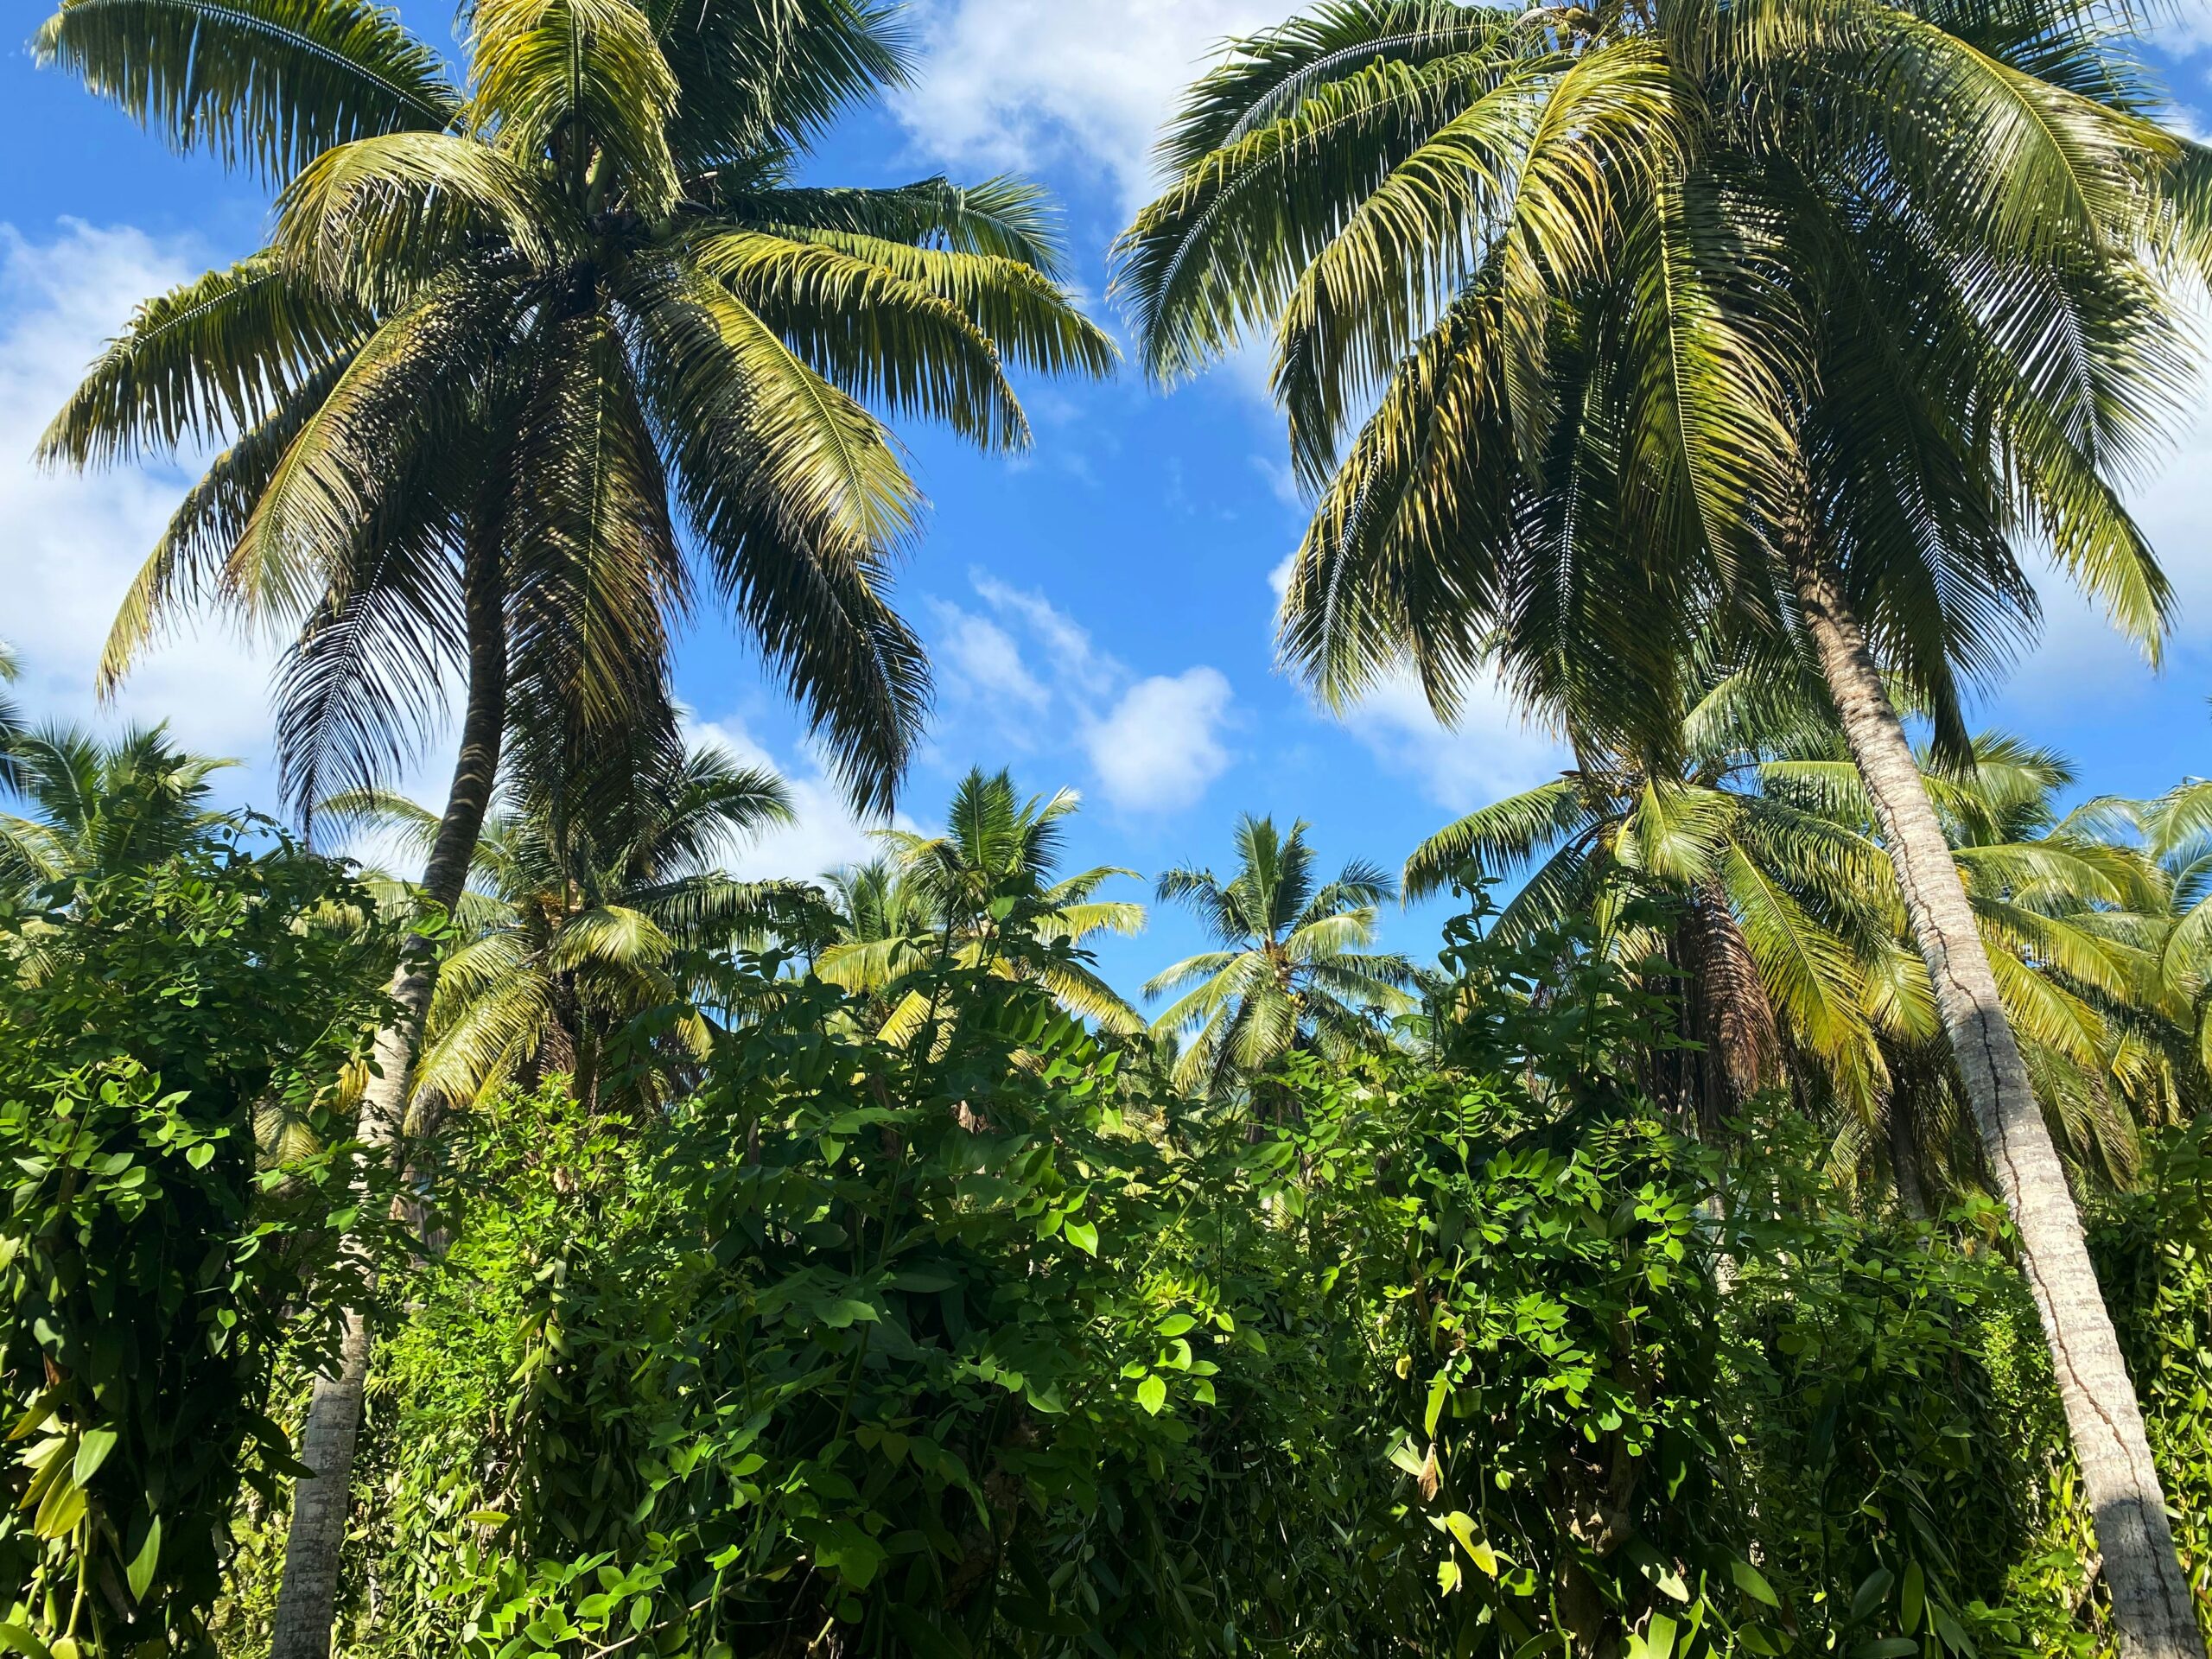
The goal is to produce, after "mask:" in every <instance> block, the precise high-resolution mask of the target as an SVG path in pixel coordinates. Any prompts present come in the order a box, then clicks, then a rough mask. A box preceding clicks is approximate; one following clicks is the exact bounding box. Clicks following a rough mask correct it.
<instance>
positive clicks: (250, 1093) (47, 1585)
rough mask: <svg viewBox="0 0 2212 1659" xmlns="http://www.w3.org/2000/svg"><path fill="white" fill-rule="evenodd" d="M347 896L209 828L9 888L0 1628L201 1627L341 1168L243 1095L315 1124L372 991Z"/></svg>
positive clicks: (281, 851)
mask: <svg viewBox="0 0 2212 1659" xmlns="http://www.w3.org/2000/svg"><path fill="white" fill-rule="evenodd" d="M367 913H368V912H367V909H366V906H365V900H364V899H363V897H362V895H361V894H360V893H359V890H358V889H357V888H356V887H355V886H354V885H353V882H352V881H351V880H350V879H349V878H347V877H346V875H345V874H343V873H342V872H341V871H340V870H339V869H337V868H335V867H334V866H332V865H330V864H328V863H327V862H325V861H321V860H319V859H315V858H312V857H309V856H307V855H303V854H301V853H299V852H297V851H296V850H295V849H292V848H290V847H289V846H287V845H283V844H282V843H279V844H277V845H276V846H273V847H270V848H268V849H260V850H257V849H253V848H251V847H250V846H248V845H246V844H244V843H243V842H241V841H240V840H239V839H238V837H237V836H234V835H230V834H225V835H222V836H218V837H217V838H215V839H213V840H212V841H209V842H204V843H200V844H197V845H194V846H193V847H191V848H190V849H188V850H187V851H185V852H183V853H182V854H181V855H176V856H175V857H172V858H168V859H166V860H164V861H162V862H160V863H157V864H155V865H152V866H150V867H147V868H124V869H119V870H116V871H111V872H107V873H104V874H96V875H90V876H86V877H85V878H82V879H79V880H72V881H70V882H68V883H66V884H63V885H61V886H59V887H54V888H50V889H48V890H47V891H46V892H45V893H42V894H41V895H40V896H39V898H38V899H37V900H36V901H35V903H33V904H32V905H30V906H22V907H16V908H13V909H10V911H9V912H8V913H6V914H5V915H4V916H0V1156H4V1158H5V1159H6V1160H7V1163H8V1166H9V1173H10V1179H11V1185H10V1187H9V1188H8V1190H7V1198H6V1205H5V1210H4V1213H0V1305H3V1306H4V1310H5V1317H6V1325H5V1337H4V1343H5V1346H4V1348H0V1387H3V1388H4V1389H5V1393H6V1396H7V1397H6V1409H7V1414H8V1416H7V1421H8V1425H9V1427H8V1430H7V1433H8V1438H9V1440H10V1442H11V1444H12V1445H13V1446H15V1448H16V1450H17V1451H18V1452H19V1453H20V1455H19V1456H18V1457H17V1458H16V1459H13V1460H12V1462H11V1464H10V1466H9V1468H8V1470H7V1472H6V1474H5V1476H4V1477H0V1478H3V1479H4V1482H5V1484H6V1486H7V1489H8V1491H9V1493H10V1497H11V1498H12V1500H13V1501H11V1502H10V1503H8V1504H7V1505H6V1508H5V1510H4V1511H0V1572H5V1573H7V1575H8V1578H7V1583H8V1585H9V1586H10V1596H9V1599H10V1601H11V1602H12V1604H13V1605H12V1608H11V1610H10V1612H9V1614H8V1618H7V1621H6V1623H5V1624H4V1625H0V1643H4V1644H5V1645H7V1646H9V1647H11V1648H13V1649H16V1650H17V1651H21V1652H25V1653H29V1654H31V1655H34V1656H39V1659H43V1656H46V1655H48V1654H50V1655H52V1656H53V1659H76V1656H77V1655H79V1654H80V1653H82V1654H111V1653H115V1654H119V1653H124V1652H136V1653H142V1654H143V1653H149V1652H150V1653H160V1652H163V1651H173V1652H179V1653H201V1652H207V1651H211V1650H212V1649H211V1646H210V1643H209V1642H208V1640H207V1635H206V1631H205V1629H204V1626H203V1623H202V1619H203V1616H204V1614H205V1612H206V1611H207V1607H208V1605H209V1604H210V1603H211V1602H213V1600H214V1599H215V1597H216V1595H217V1594H218V1592H219V1588H220V1586H221V1582H222V1573H223V1567H224V1561H223V1551H222V1549H221V1548H220V1540H221V1539H222V1538H223V1536H224V1535H225V1534H226V1531H227V1529H228V1525H229V1522H230V1521H231V1518H232V1514H233V1512H234V1510H235V1507H236V1505H237V1503H238V1496H239V1493H240V1490H241V1486H242V1484H243V1485H245V1486H249V1487H255V1488H258V1489H260V1490H262V1491H264V1492H272V1493H273V1492H274V1491H275V1490H276V1486H277V1478H278V1477H279V1476H281V1475H282V1474H283V1472H284V1471H287V1470H288V1469H289V1468H290V1467H291V1466H292V1465H291V1462H290V1459H289V1455H288V1452H287V1450H286V1437H285V1435H284V1433H283V1430H282V1429H281V1428H280V1427H278V1426H277V1424H275V1423H274V1422H272V1421H270V1418H269V1416H268V1415H267V1414H266V1406H267V1401H268V1389H269V1383H270V1376H271V1371H272V1368H273V1366H274V1364H275V1363H276V1362H277V1358H278V1357H279V1355H280V1354H281V1353H283V1352H284V1351H288V1350H289V1351H293V1352H296V1353H300V1354H304V1355H306V1356H308V1357H312V1356H313V1355H314V1354H315V1352H316V1351H317V1347H318V1344H319V1341H320V1339H321V1334H322V1333H321V1331H320V1330H319V1328H318V1326H317V1325H316V1324H315V1321H313V1320H312V1319H302V1318H300V1317H299V1315H300V1313H302V1307H303V1300H302V1299H303V1293H304V1292H305V1290H306V1287H307V1286H308V1282H309V1280H310V1277H311V1275H313V1274H315V1273H317V1272H319V1271H322V1270H323V1269H325V1268H327V1262H325V1261H324V1260H323V1259H322V1255H321V1249H320V1247H321V1244H322V1243H323V1242H324V1241H325V1240H326V1239H327V1236H328V1228H329V1225H330V1224H331V1222H332V1219H333V1215H332V1212H333V1210H334V1207H335V1206H340V1205H342V1204H343V1203H344V1202H345V1193H346V1181H347V1179H348V1176H349V1171H348V1170H347V1168H346V1165H345V1162H344V1160H343V1159H342V1157H341V1156H340V1153H339V1152H338V1151H336V1150H325V1151H323V1152H321V1153H318V1154H312V1155H308V1156H305V1157H302V1158H297V1159H294V1160H289V1161H284V1162H279V1163H273V1164H264V1162H263V1160H260V1159H259V1158H258V1157H257V1148H256V1141H255V1135H254V1128H255V1120H256V1116H257V1113H258V1112H264V1111H271V1110H273V1111H277V1112H279V1113H281V1114H282V1115H283V1116H285V1117H286V1118H287V1119H288V1120H289V1122H292V1123H293V1124H295V1125H296V1126H299V1127H303V1128H317V1127H326V1126H327V1118H328V1113H329V1108H330V1107H331V1105H332V1103H333V1096H334V1091H335V1090H336V1087H337V1085H338V1083H339V1081H340V1076H341V1074H342V1073H343V1072H344V1071H345V1070H346V1066H347V1065H348V1064H349V1063H351V1062H353V1061H354V1060H355V1059H357V1058H359V1054H360V1053H361V1052H362V1051H363V1049H364V1047H365V1038H366V1035H367V1034H368V1033H369V1032H370V1031H371V1030H372V1028H373V1025H374V1021H375V1018H376V1014H377V1011H378V999H377V998H376V997H375V996H374V995H372V994H371V993H370V992H368V991H367V990H365V987H367V986H370V985H373V984H375V983H377V982H378V968H379V965H380V963H381V962H382V961H383V959H384V956H383V952H384V946H383V944H382V942H381V941H380V939H379V938H378V936H377V934H376V932H375V931H374V929H373V928H372V927H367V928H365V927H363V926H362V925H360V924H361V918H363V917H364V916H365V915H366V914H367ZM341 922H342V923H343V925H338V924H340V923H341ZM340 1219H342V1217H340ZM322 1283H323V1287H325V1288H327V1287H328V1284H329V1275H328V1274H327V1271H322Z"/></svg>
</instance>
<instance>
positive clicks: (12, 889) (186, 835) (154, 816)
mask: <svg viewBox="0 0 2212 1659" xmlns="http://www.w3.org/2000/svg"><path fill="white" fill-rule="evenodd" d="M5 753H6V755H7V759H8V760H9V762H10V774H9V776H8V777H7V778H6V779H4V780H0V781H4V783H5V786H6V787H5V790H4V792H6V793H10V794H14V795H16V796H18V797H20V798H22V800H23V802H24V804H26V805H28V806H29V809H30V811H29V816H17V815H15V814H9V813H0V895H5V896H6V897H8V898H10V899H22V898H23V897H25V896H27V895H28V894H29V893H30V892H31V891H32V890H33V889H34V888H36V887H42V886H44V885H45V884H47V883H48V882H53V881H59V880H63V879H64V878H66V877H69V876H92V875H101V874H110V873H112V872H115V871H118V870H126V869H134V868H140V867H142V866H145V865H149V864H157V863H159V862H161V861H162V860H163V859H166V858H169V857H173V856H174V855H176V854H177V853H179V852H181V851H182V850H183V849H185V848H186V847H188V846H189V845H190V844H191V843H192V842H194V841H197V840H199V839H200V838H201V837H202V836H206V835H207V833H208V832H209V831H211V830H213V829H219V828H221V827H223V826H225V825H226V824H234V823H237V822H238V819H237V817H236V816H235V815H233V814H231V813H227V812H220V811H217V810H214V809H213V808H212V807H210V806H209V805H208V804H207V801H208V796H209V794H210V792H211V791H210V785H209V779H211V778H213V775H214V774H215V773H216V772H220V771H222V770H223V769H224V768H226V767H227V766H236V765H237V764H238V762H237V761H235V760H213V759H211V758H209V757H207V756H206V755H197V754H187V753H184V752H183V751H182V750H181V749H179V748H178V747H176V745H175V743H174V742H172V741H170V738H169V734H168V728H167V727H166V726H134V727H132V728H130V729H129V730H127V731H125V732H124V734H122V735H121V736H119V737H118V738H116V739H114V740H113V741H102V740H101V739H99V738H98V737H96V736H94V735H93V734H92V733H90V732H87V731H86V730H84V729H83V728H80V727H75V726H43V727H41V728H38V729H36V730H35V731H31V732H27V733H22V734H19V735H17V736H16V738H15V740H14V741H12V742H11V743H10V744H9V745H8V747H7V749H6V751H5Z"/></svg>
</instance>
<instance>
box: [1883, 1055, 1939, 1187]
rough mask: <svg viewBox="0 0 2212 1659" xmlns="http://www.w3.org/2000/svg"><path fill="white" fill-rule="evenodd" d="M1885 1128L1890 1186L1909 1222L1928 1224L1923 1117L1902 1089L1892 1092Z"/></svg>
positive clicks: (1884, 1120) (1884, 1119)
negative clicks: (1922, 1160)
mask: <svg viewBox="0 0 2212 1659" xmlns="http://www.w3.org/2000/svg"><path fill="white" fill-rule="evenodd" d="M1882 1126H1883V1128H1884V1130H1885V1132H1886V1133H1887V1135H1888V1136H1889V1141H1890V1185H1892V1186H1894V1187H1895V1188H1896V1189H1897V1208H1899V1209H1900V1210H1902V1211H1904V1213H1905V1218H1906V1219H1907V1220H1909V1221H1926V1220H1928V1219H1929V1216H1930V1215H1931V1214H1932V1213H1933V1212H1932V1211H1929V1207H1928V1184H1927V1183H1926V1182H1925V1181H1923V1180H1922V1179H1921V1178H1920V1114H1919V1113H1918V1112H1917V1111H1916V1110H1915V1109H1913V1103H1912V1096H1911V1095H1910V1093H1908V1092H1907V1091H1906V1090H1905V1089H1904V1087H1903V1086H1902V1079H1900V1080H1899V1085H1898V1086H1897V1087H1895V1088H1893V1089H1891V1091H1890V1099H1889V1104H1888V1107H1887V1109H1885V1111H1884V1112H1883V1114H1882Z"/></svg>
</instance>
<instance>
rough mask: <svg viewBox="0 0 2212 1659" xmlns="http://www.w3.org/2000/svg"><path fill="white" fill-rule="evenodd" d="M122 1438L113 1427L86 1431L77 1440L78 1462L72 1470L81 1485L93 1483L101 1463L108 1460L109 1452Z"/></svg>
mask: <svg viewBox="0 0 2212 1659" xmlns="http://www.w3.org/2000/svg"><path fill="white" fill-rule="evenodd" d="M121 1438H122V1437H121V1436H120V1435H118V1433H116V1432H115V1431H114V1430H113V1429H111V1428H88V1429H86V1431H85V1433H84V1437H83V1438H82V1439H81V1440H79V1441H78V1442H77V1464H76V1467H75V1469H74V1470H73V1471H72V1473H73V1476H74V1478H75V1479H76V1482H77V1484H79V1486H89V1485H91V1484H92V1477H93V1476H94V1475H96V1474H98V1473H99V1471H100V1465H102V1464H104V1463H105V1462H106V1461H107V1456H108V1453H109V1452H112V1451H114V1450H115V1447H116V1442H117V1441H118V1440H120V1439H121Z"/></svg>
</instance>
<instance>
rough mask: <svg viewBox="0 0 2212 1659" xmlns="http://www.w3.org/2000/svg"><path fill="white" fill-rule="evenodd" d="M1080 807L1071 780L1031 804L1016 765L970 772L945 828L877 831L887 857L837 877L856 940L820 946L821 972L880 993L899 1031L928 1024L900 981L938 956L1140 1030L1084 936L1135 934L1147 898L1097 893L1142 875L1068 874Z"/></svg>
mask: <svg viewBox="0 0 2212 1659" xmlns="http://www.w3.org/2000/svg"><path fill="white" fill-rule="evenodd" d="M1080 804H1081V798H1080V797H1079V796H1077V794H1076V792H1075V791H1073V790H1071V789H1063V790H1060V791H1057V792H1056V793H1054V794H1052V795H1050V796H1045V795H1033V796H1030V797H1028V798H1027V799H1025V798H1023V797H1022V795H1021V793H1020V791H1018V790H1017V789H1015V787H1014V779H1013V777H1012V775H1011V774H1009V773H1008V772H1003V771H1001V772H991V773H986V772H984V771H983V770H982V767H980V766H978V767H976V769H974V770H973V771H971V772H969V774H968V775H967V776H966V777H965V778H963V779H962V780H961V782H960V786H959V788H958V789H957V790H956V791H954V794H953V797H952V801H951V804H950V806H949V807H948V808H947V810H946V812H945V830H944V834H943V835H939V836H925V835H923V834H921V833H919V832H918V831H915V830H910V829H885V830H880V831H878V832H877V834H878V839H880V841H881V842H883V844H884V847H885V849H886V852H887V858H886V860H885V861H884V862H883V863H882V864H880V865H875V866H861V867H860V868H856V869H853V870H849V871H846V872H842V873H840V874H838V875H836V876H835V877H833V878H832V888H831V891H832V893H833V895H834V898H835V902H836V907H837V908H838V910H839V911H840V912H841V913H842V916H843V917H844V918H846V920H845V924H844V925H845V926H847V927H849V928H850V929H851V934H852V936H851V937H849V938H840V939H839V940H838V941H837V942H836V943H834V944H829V946H827V947H826V948H824V949H823V950H822V951H821V952H820V953H819V954H818V955H817V957H816V959H815V971H816V972H817V974H819V975H820V976H821V977H822V978H823V979H824V980H826V981H828V982H829V983H831V984H833V985H839V986H842V987H843V988H846V989H848V990H852V991H862V992H867V993H869V994H871V995H874V996H876V997H877V998H878V999H879V1000H880V1001H882V1002H883V1003H884V1004H885V1005H886V1007H887V1013H886V1015H885V1019H884V1023H883V1027H882V1031H883V1033H884V1034H885V1036H886V1037H887V1038H889V1039H893V1040H898V1039H904V1038H905V1037H906V1036H909V1035H911V1034H912V1033H913V1032H914V1031H916V1030H918V1029H919V1027H920V1026H921V1024H922V1023H923V1022H924V1021H925V1020H926V1019H927V1018H928V1014H929V1010H930V1008H931V999H930V997H929V996H928V995H925V994H924V993H923V992H922V991H920V990H912V989H901V987H902V985H903V983H904V982H905V981H906V980H907V979H908V978H909V977H910V976H913V975H915V974H918V973H922V972H925V971H929V970H932V969H936V968H937V967H938V966H939V965H944V966H951V967H960V968H970V969H973V968H983V969H988V970H989V971H991V972H994V973H997V974H1000V975H1003V976H1006V977H1008V978H1016V979H1027V980H1030V981H1033V982H1035V983H1037V984H1039V985H1041V986H1043V987H1044V988H1046V990H1048V991H1050V992H1051V993H1052V995H1053V997H1054V998H1055V999H1056V1000H1057V1001H1058V1002H1059V1004H1060V1005H1061V1007H1065V1008H1066V1009H1067V1010H1068V1011H1069V1012H1070V1013H1071V1014H1077V1015H1078V1016H1080V1017H1082V1018H1084V1019H1086V1020H1096V1022H1097V1023H1098V1024H1099V1026H1100V1027H1103V1028H1104V1029H1105V1030H1108V1031H1112V1032H1132V1031H1136V1030H1139V1029H1141V1027H1142V1026H1143V1023H1144V1022H1143V1020H1141V1019H1140V1018H1139V1017H1138V1015H1137V1014H1136V1012H1135V1010H1134V1009H1133V1008H1131V1007H1129V1005H1128V1003H1127V1002H1125V1001H1122V997H1121V995H1119V994H1118V993H1117V992H1116V991H1115V989H1114V988H1113V987H1111V986H1110V985H1109V984H1107V982H1105V981H1104V980H1103V979H1102V978H1100V977H1099V976H1098V974H1097V972H1096V969H1093V968H1092V966H1091V965H1090V962H1089V961H1088V960H1087V959H1085V958H1084V957H1083V956H1082V955H1081V954H1080V947H1081V946H1082V945H1083V944H1084V942H1085V941H1086V940H1088V939H1090V938H1095V937H1096V936H1097V935H1099V934H1101V933H1122V934H1130V933H1136V932H1140V931H1142V929H1143V927H1144V919H1145V917H1144V906H1142V905H1139V904H1133V903H1130V902H1128V901H1127V900H1121V899H1100V898H1098V897H1097V893H1098V891H1099V889H1100V888H1101V887H1104V886H1105V884H1106V883H1107V882H1108V881H1109V880H1112V879H1113V878H1114V877H1116V876H1134V875H1135V871H1133V870H1125V869H1121V868H1117V867H1115V866H1112V865H1099V866H1097V867H1096V868H1092V869H1088V870H1084V871H1081V872H1078V873H1077V874H1073V875H1068V876H1062V875H1060V874H1059V873H1058V872H1059V862H1060V855H1061V851H1062V849H1063V847H1064V845H1065V839H1066V831H1065V819H1066V818H1067V817H1068V816H1069V814H1071V813H1072V812H1074V811H1075V810H1076V809H1077V806H1079V805H1080Z"/></svg>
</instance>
